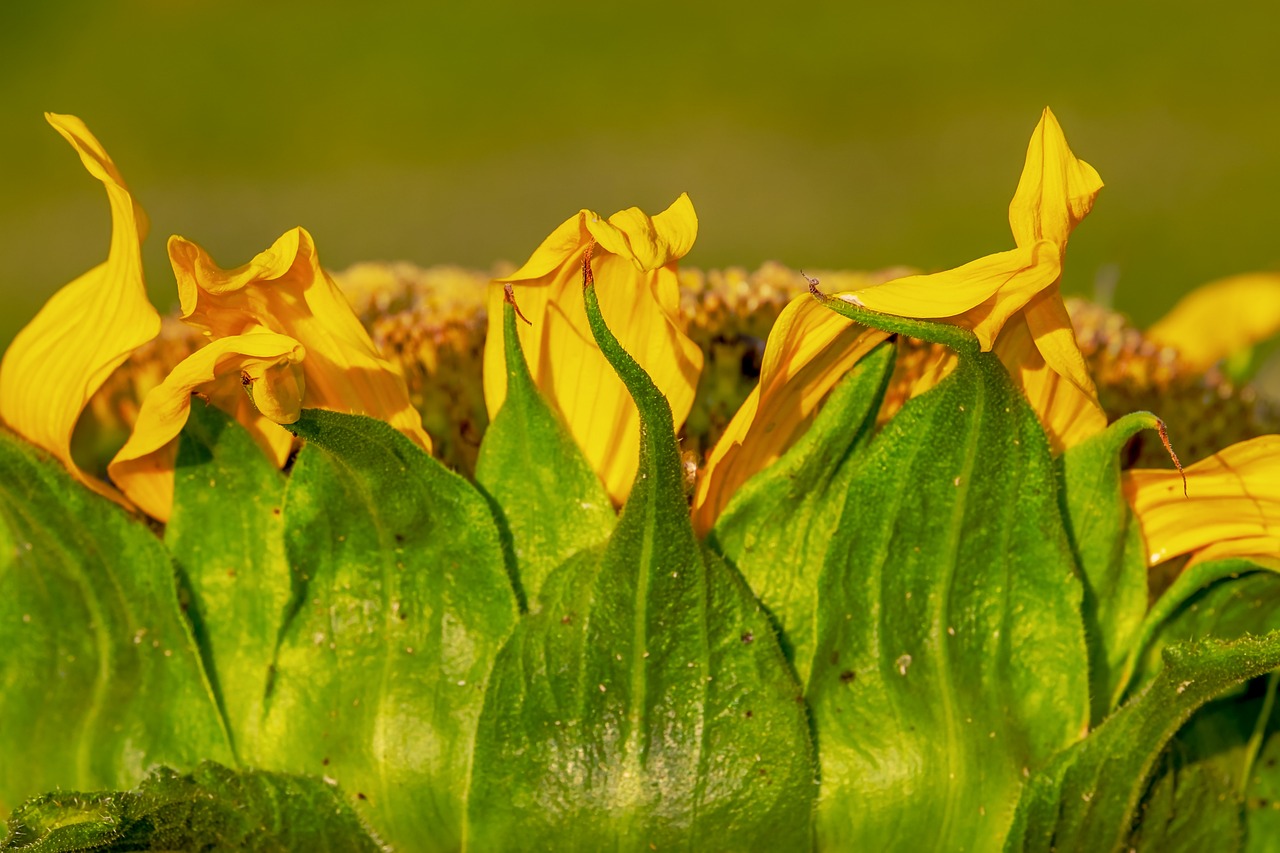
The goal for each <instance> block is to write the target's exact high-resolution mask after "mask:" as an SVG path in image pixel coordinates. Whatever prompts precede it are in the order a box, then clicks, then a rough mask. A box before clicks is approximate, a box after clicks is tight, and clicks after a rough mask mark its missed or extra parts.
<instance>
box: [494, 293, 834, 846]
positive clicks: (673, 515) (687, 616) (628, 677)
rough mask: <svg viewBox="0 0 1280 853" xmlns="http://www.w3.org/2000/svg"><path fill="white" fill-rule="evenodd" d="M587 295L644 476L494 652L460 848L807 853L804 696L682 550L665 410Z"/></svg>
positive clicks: (750, 621) (724, 590)
mask: <svg viewBox="0 0 1280 853" xmlns="http://www.w3.org/2000/svg"><path fill="white" fill-rule="evenodd" d="M585 295H586V302H587V312H588V319H589V320H590V322H591V326H592V330H593V332H594V334H595V337H596V340H597V342H598V343H599V344H600V347H601V350H602V351H603V352H604V354H605V356H606V358H608V359H609V360H610V362H611V363H612V364H613V365H614V368H615V370H617V372H618V374H619V376H620V377H621V378H622V380H623V382H624V383H625V384H626V385H627V387H628V389H629V391H630V393H631V395H632V397H633V398H634V399H635V401H636V405H637V407H638V408H639V410H640V418H641V442H640V447H641V450H640V465H639V470H638V473H637V476H636V480H635V483H634V485H633V487H632V491H631V495H630V498H629V499H628V501H627V504H626V506H625V507H624V509H623V512H622V517H621V518H620V520H619V522H618V525H617V527H616V528H615V529H614V532H613V535H612V536H611V537H610V538H609V540H608V542H607V543H606V544H605V545H603V546H601V547H599V548H597V549H595V550H593V551H584V552H580V553H579V554H578V555H577V556H576V557H574V558H571V559H570V560H569V561H568V562H567V563H566V564H565V565H564V566H562V567H561V568H559V569H557V570H556V571H555V572H553V573H552V575H551V576H549V577H548V579H547V582H546V584H545V585H544V589H543V596H542V607H541V608H540V609H537V610H534V611H532V612H531V613H530V614H529V615H528V616H527V617H525V619H524V620H523V621H522V623H521V624H520V626H519V627H518V628H517V629H516V632H515V634H514V635H513V636H512V639H511V642H510V643H509V644H508V645H507V647H506V648H504V649H503V652H502V655H501V656H500V658H499V662H498V665H497V667H496V668H495V671H494V677H493V682H492V685H491V687H490V689H489V694H488V696H487V697H486V701H485V708H484V714H483V715H482V717H481V725H480V732H479V734H478V736H477V739H476V759H475V767H474V771H473V780H472V793H471V801H470V814H469V818H470V820H469V835H468V842H469V844H470V846H471V847H473V848H474V849H479V850H487V849H495V848H505V847H510V846H512V845H514V844H518V845H519V846H520V847H521V848H522V849H530V850H538V849H556V850H594V849H648V848H649V847H651V846H652V847H654V848H656V849H665V848H669V847H679V848H681V849H708V848H709V849H718V850H731V849H779V850H795V849H804V848H806V847H808V846H809V845H810V819H811V818H810V813H811V810H812V807H813V798H814V794H815V792H816V786H815V784H814V762H813V753H812V748H811V746H810V742H809V731H808V726H807V723H806V720H805V713H804V707H803V704H802V703H801V701H799V700H800V690H799V687H798V685H797V684H796V683H795V681H794V679H793V677H792V676H791V674H790V673H789V671H788V669H787V666H786V662H785V660H784V659H783V656H782V653H781V650H780V649H779V648H778V645H777V642H776V641H775V639H774V637H773V633H772V630H771V627H770V624H769V620H768V618H767V617H766V615H765V613H764V612H763V611H762V610H761V608H760V606H759V604H758V603H757V602H756V601H755V599H754V597H753V596H752V595H751V592H750V590H749V589H748V588H747V587H746V585H745V584H744V583H743V582H742V580H741V578H740V577H738V576H737V575H736V574H735V573H734V572H733V570H732V569H730V568H729V567H728V566H726V565H725V564H724V562H723V561H721V560H720V559H718V558H717V557H715V556H714V555H713V554H711V553H710V552H708V551H705V550H703V549H701V548H700V547H699V544H698V542H697V540H696V539H695V538H694V534H693V528H692V525H691V523H690V520H689V507H688V502H687V500H686V498H685V495H684V487H683V472H682V468H681V465H680V458H679V451H678V449H677V445H676V439H675V435H674V431H673V429H672V420H671V410H670V408H669V407H668V406H667V403H666V400H665V399H664V398H663V397H662V395H661V393H660V392H659V391H658V389H657V388H656V387H655V386H654V385H653V383H652V382H651V381H650V380H649V378H648V376H647V375H645V374H644V372H643V370H641V369H640V367H639V366H638V365H637V364H636V363H635V362H634V361H633V360H632V359H631V358H630V356H628V355H627V354H626V353H625V352H624V351H623V350H622V348H621V347H620V346H619V345H618V343H617V341H616V339H614V338H613V336H612V335H611V334H610V332H609V331H608V329H607V328H606V327H605V326H604V321H603V319H602V318H601V317H600V314H599V307H598V304H597V302H596V298H595V292H594V288H588V289H587V291H586V294H585Z"/></svg>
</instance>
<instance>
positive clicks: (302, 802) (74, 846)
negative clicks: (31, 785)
mask: <svg viewBox="0 0 1280 853" xmlns="http://www.w3.org/2000/svg"><path fill="white" fill-rule="evenodd" d="M381 849H382V847H381V846H380V845H379V844H378V843H377V842H376V841H375V839H374V838H373V836H371V835H370V834H369V832H368V830H367V829H366V828H365V827H364V826H363V825H362V824H361V823H360V821H359V819H358V818H357V817H356V815H355V812H353V811H352V810H351V807H350V806H348V805H347V804H346V803H345V802H344V801H343V798H342V796H341V795H340V794H339V792H338V790H337V789H336V788H334V787H333V786H331V785H328V784H325V783H324V782H322V781H321V780H319V779H315V778H306V777H301V776H286V775H284V774H281V773H265V772H262V771H257V770H249V771H242V772H239V773H237V772H235V771H233V770H229V769H227V768H226V767H223V766H221V765H219V764H213V763H208V762H207V763H203V764H201V765H200V766H199V767H197V768H196V769H195V771H194V772H192V773H189V774H186V775H179V774H178V773H175V772H174V771H173V770H170V769H168V768H166V767H161V768H159V769H157V770H155V771H153V772H152V773H151V775H150V776H148V777H147V778H146V779H145V780H144V781H143V783H142V785H141V786H140V787H139V788H138V789H137V790H136V791H122V792H110V791H103V792H96V793H87V794H78V793H70V792H57V793H52V794H45V795H43V796H40V797H36V798H34V799H32V800H30V801H28V802H26V803H24V804H23V805H22V806H21V807H20V808H19V809H17V810H16V811H15V812H14V814H13V817H12V818H11V819H10V821H9V836H8V837H7V838H6V839H5V841H4V843H3V844H2V845H0V850H25V851H29V853H62V851H101V853H108V851H115V850H119V851H125V850H250V851H281V850H306V851H309V853H327V851H333V853H347V851H350V852H351V853H362V851H368V852H369V853H374V851H378V850H381Z"/></svg>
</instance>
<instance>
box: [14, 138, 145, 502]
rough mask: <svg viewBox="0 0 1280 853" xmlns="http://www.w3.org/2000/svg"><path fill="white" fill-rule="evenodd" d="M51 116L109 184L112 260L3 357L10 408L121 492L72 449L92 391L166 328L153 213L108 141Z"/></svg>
mask: <svg viewBox="0 0 1280 853" xmlns="http://www.w3.org/2000/svg"><path fill="white" fill-rule="evenodd" d="M45 118H46V119H48V121H49V124H51V125H53V127H54V129H55V130H57V131H58V132H59V133H60V134H62V136H63V137H64V138H65V139H66V140H67V141H68V142H70V143H71V145H72V147H74V148H75V149H76V152H77V153H78V154H79V155H80V160H81V162H82V163H84V166H85V168H86V169H88V171H89V174H91V175H93V176H94V177H95V178H97V179H98V180H99V181H101V182H102V184H103V186H104V187H105V188H106V191H107V200H108V202H109V203H110V206H111V224H112V231H111V248H110V250H109V252H108V254H107V260H106V262H105V263H103V264H100V265H98V266H96V267H94V268H93V269H91V270H89V271H88V272H87V273H85V274H84V275H82V276H80V277H79V278H77V279H76V280H75V281H73V282H71V283H70V284H68V285H66V286H65V287H63V288H62V289H61V290H59V291H58V292H57V293H56V294H54V295H53V297H52V298H51V299H50V300H49V301H48V302H47V303H45V306H44V307H43V308H42V309H41V310H40V313H39V314H37V315H36V317H35V319H33V320H32V321H31V322H30V323H29V324H28V325H27V327H26V328H24V329H23V330H22V331H21V332H19V333H18V336H17V337H16V338H15V339H14V341H13V343H12V344H11V345H10V346H9V349H8V351H7V352H6V353H5V355H4V361H3V363H0V417H2V418H3V419H4V422H5V423H6V424H8V425H9V427H10V428H11V429H13V431H14V432H16V433H18V434H19V435H22V436H23V437H24V438H26V439H27V440H28V441H30V442H31V443H32V444H36V445H38V446H40V447H43V448H44V449H45V450H47V451H49V452H50V453H52V454H53V455H54V456H56V457H57V458H58V459H59V460H60V461H61V462H62V463H63V464H64V465H66V466H67V469H68V470H69V471H71V473H72V474H74V475H75V476H76V477H77V478H78V479H79V480H80V481H81V482H83V483H85V484H86V485H88V486H90V487H91V488H93V489H95V490H97V491H99V492H101V493H103V494H105V495H108V496H110V497H118V496H117V495H116V494H115V492H114V491H113V490H111V489H110V488H109V487H107V486H106V484H104V483H101V482H99V481H98V480H96V479H95V478H93V477H90V476H88V475H87V474H85V473H84V472H82V471H81V470H80V469H79V467H78V466H77V465H76V464H75V462H74V461H73V460H72V458H71V434H72V432H73V431H74V429H75V425H76V421H77V420H78V419H79V418H80V413H81V412H82V411H83V410H84V407H85V406H86V405H87V404H88V402H89V398H90V397H92V396H93V394H94V392H96V391H97V390H98V388H100V387H101V386H102V384H103V382H105V381H106V379H107V377H108V376H109V375H110V374H111V372H112V371H114V370H115V369H116V368H117V367H119V366H120V365H121V364H122V363H123V362H124V360H125V359H126V358H128V357H129V354H130V353H132V352H133V351H134V350H135V349H136V348H138V347H139V346H141V345H142V344H144V343H146V342H147V341H149V340H151V339H152V338H154V337H155V336H156V334H157V333H158V332H159V331H160V315H159V314H158V313H156V310H155V309H154V308H153V307H152V306H151V303H150V302H149V301H148V300H147V291H146V284H145V282H144V280H143V277H142V257H141V248H140V243H141V240H142V237H143V235H144V233H145V231H146V219H145V217H144V216H143V214H142V211H141V210H140V209H139V208H138V207H137V206H136V205H135V204H134V201H133V196H132V195H130V193H129V189H128V187H127V186H125V183H124V180H123V179H122V178H121V177H120V173H119V172H118V171H117V170H116V167H115V164H114V163H112V162H111V158H110V157H108V156H107V152H106V151H105V150H104V149H103V148H102V145H101V144H100V143H99V142H98V140H97V139H95V138H94V136H93V134H91V133H90V132H89V130H88V128H86V127H85V125H84V123H83V122H82V121H80V119H78V118H76V117H75V116H66V115H55V114H53V113H46V114H45Z"/></svg>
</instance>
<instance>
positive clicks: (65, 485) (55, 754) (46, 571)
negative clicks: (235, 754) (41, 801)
mask: <svg viewBox="0 0 1280 853" xmlns="http://www.w3.org/2000/svg"><path fill="white" fill-rule="evenodd" d="M0 590H3V594H2V595H0V756H3V760H0V807H8V808H11V807H13V806H16V805H17V803H18V802H20V801H21V800H22V799H24V798H26V797H28V796H31V795H33V794H37V793H40V792H42V791H49V790H52V789H54V788H56V787H64V788H73V789H74V788H80V789H85V788H124V787H129V786H132V785H134V784H137V782H139V781H140V780H141V779H142V778H143V776H144V775H145V773H146V771H147V769H148V768H149V767H151V766H152V765H154V764H156V763H160V762H164V763H169V764H173V765H175V766H179V767H190V766H193V765H194V764H195V763H196V762H197V761H199V760H200V759H202V758H210V759H214V760H218V761H224V762H230V761H232V760H233V759H232V755H231V750H230V747H229V744H228V739H227V734H226V730H225V729H224V727H223V723H222V719H221V717H220V716H219V714H218V708H217V705H216V703H215V701H214V696H213V692H212V690H211V689H210V686H209V682H208V681H207V680H206V678H205V674H204V671H203V669H202V667H201V663H200V658H199V654H198V652H197V650H196V646H195V643H194V641H193V640H192V637H191V631H190V628H189V626H188V625H187V623H186V621H185V620H184V619H183V617H182V612H181V610H180V609H179V606H178V598H177V593H176V591H175V586H174V567H173V562H172V561H171V560H170V559H169V555H168V554H167V553H166V552H165V550H164V546H163V545H161V543H160V541H159V540H158V539H156V537H155V535H154V534H153V533H152V532H151V531H150V530H149V529H148V528H147V527H146V526H145V525H143V524H142V523H141V522H139V521H138V520H137V519H136V518H133V517H131V516H130V515H128V514H127V513H126V512H124V511H123V510H122V509H120V507H118V506H116V505H114V504H112V503H111V502H110V501H107V500H105V499H104V498H102V497H101V496H99V495H96V494H94V493H92V492H90V491H89V490H88V489H86V488H85V487H84V486H82V485H80V484H79V483H77V482H75V481H73V480H72V479H71V477H70V476H69V475H68V474H67V473H66V472H65V471H64V470H63V468H62V466H61V465H59V464H57V463H56V462H54V461H52V460H51V459H49V458H48V457H47V456H45V455H44V454H43V453H42V452H40V451H37V450H35V449H33V448H32V447H31V446H29V445H27V444H26V443H24V442H22V441H20V440H18V439H17V438H15V437H14V436H13V435H11V434H10V433H8V432H6V431H4V430H0Z"/></svg>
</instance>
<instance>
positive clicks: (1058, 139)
mask: <svg viewBox="0 0 1280 853" xmlns="http://www.w3.org/2000/svg"><path fill="white" fill-rule="evenodd" d="M1101 189H1102V178H1101V177H1099V175H1098V173H1097V171H1096V170H1094V168H1093V167H1092V166H1090V165H1089V164H1088V163H1086V162H1084V161H1083V160H1080V159H1077V158H1076V156H1075V155H1074V154H1072V153H1071V148H1070V146H1068V145H1067V138H1066V136H1064V135H1063V133H1062V126H1061V125H1059V124H1058V119H1057V118H1055V117H1054V115H1053V111H1052V110H1050V109H1049V108H1048V107H1045V110H1044V113H1043V114H1041V116H1040V123H1039V124H1037V125H1036V129H1035V132H1034V133H1032V134H1031V143H1030V144H1029V145H1028V146H1027V159H1026V163H1025V165H1024V166H1023V167H1022V177H1021V178H1019V180H1018V189H1017V190H1016V191H1015V192H1014V194H1013V201H1011V202H1010V203H1009V227H1010V228H1011V229H1013V237H1014V240H1015V241H1017V244H1018V245H1019V246H1030V245H1032V244H1033V243H1036V242H1037V241H1040V240H1051V241H1053V242H1054V243H1057V244H1058V245H1059V246H1061V247H1062V248H1064V249H1065V248H1066V245H1067V238H1068V237H1069V236H1070V235H1071V230H1072V229H1073V228H1075V227H1076V225H1077V224H1079V222H1080V220H1082V219H1084V218H1085V216H1087V215H1088V213H1089V211H1090V209H1092V208H1093V200H1094V199H1095V198H1096V197H1097V195H1098V191H1099V190H1101Z"/></svg>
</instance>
